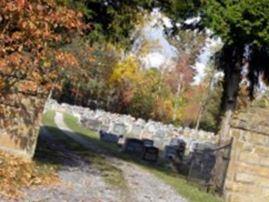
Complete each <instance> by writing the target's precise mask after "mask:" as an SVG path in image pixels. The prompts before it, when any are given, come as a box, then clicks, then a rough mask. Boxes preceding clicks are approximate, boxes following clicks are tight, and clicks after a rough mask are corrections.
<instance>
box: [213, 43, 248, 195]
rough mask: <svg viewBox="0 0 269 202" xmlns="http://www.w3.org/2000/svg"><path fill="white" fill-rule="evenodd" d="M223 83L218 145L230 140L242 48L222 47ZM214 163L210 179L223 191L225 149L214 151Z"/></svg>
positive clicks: (241, 60)
mask: <svg viewBox="0 0 269 202" xmlns="http://www.w3.org/2000/svg"><path fill="white" fill-rule="evenodd" d="M223 51H225V52H224V53H223V54H224V55H223V56H224V58H222V59H223V60H225V61H224V64H225V66H224V73H225V77H224V83H223V85H224V86H223V87H224V90H223V98H222V99H223V100H222V102H223V103H222V105H223V106H222V107H223V111H224V112H223V117H222V121H221V124H220V130H219V136H220V139H219V145H220V146H223V145H226V144H227V143H230V142H231V137H230V136H229V131H230V124H231V121H232V116H233V112H234V110H235V109H236V101H237V95H238V91H239V83H240V80H241V68H242V65H243V64H242V62H243V53H244V48H243V47H242V48H236V47H229V48H228V49H224V50H223ZM216 152H217V153H216V163H215V166H214V169H213V170H212V178H211V179H212V181H211V183H212V184H213V186H214V188H215V189H216V190H218V191H219V192H221V193H223V191H224V183H225V176H226V171H227V167H228V162H227V159H226V160H225V158H226V156H227V155H226V156H225V150H222V149H221V150H218V151H216Z"/></svg>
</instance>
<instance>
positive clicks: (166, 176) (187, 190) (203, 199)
mask: <svg viewBox="0 0 269 202" xmlns="http://www.w3.org/2000/svg"><path fill="white" fill-rule="evenodd" d="M64 121H65V123H66V125H67V126H68V127H69V128H71V129H72V130H73V131H75V132H76V133H77V134H78V135H82V136H85V137H88V139H89V140H90V141H92V142H93V143H94V144H96V145H97V146H98V147H100V148H102V149H103V150H105V151H106V153H109V154H110V155H112V156H115V157H118V158H121V159H124V160H126V161H132V162H135V163H137V164H139V165H140V166H141V167H142V168H144V169H146V170H147V171H149V172H151V173H153V174H154V175H155V176H156V177H158V178H159V179H161V180H163V181H164V182H165V183H167V184H169V185H171V186H172V187H174V189H175V190H176V191H177V192H178V193H179V194H180V195H182V196H183V197H185V198H186V199H188V200H189V201H190V202H222V201H223V200H222V199H221V198H219V197H217V196H214V195H212V194H210V193H206V192H205V191H203V190H201V188H200V187H199V186H197V185H193V184H190V183H188V182H187V181H186V179H185V178H184V177H183V176H182V175H179V174H176V173H174V172H172V171H171V170H169V169H167V168H166V167H164V166H163V165H162V164H157V165H151V164H148V163H146V162H143V161H141V160H140V159H136V158H134V157H131V156H128V155H126V154H122V153H119V152H118V149H117V147H116V145H113V144H108V143H105V142H101V141H99V137H98V134H97V133H96V132H94V131H91V130H89V129H86V128H84V127H82V126H80V125H79V124H78V120H77V119H76V118H75V117H74V116H72V115H70V114H64Z"/></svg>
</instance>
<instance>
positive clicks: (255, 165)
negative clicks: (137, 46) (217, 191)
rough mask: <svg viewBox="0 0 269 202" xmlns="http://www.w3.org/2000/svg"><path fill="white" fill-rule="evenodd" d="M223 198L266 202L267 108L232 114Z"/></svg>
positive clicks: (268, 192) (236, 201)
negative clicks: (229, 148)
mask: <svg viewBox="0 0 269 202" xmlns="http://www.w3.org/2000/svg"><path fill="white" fill-rule="evenodd" d="M229 135H230V136H231V137H233V145H232V149H231V156H230V163H229V166H228V171H227V174H226V179H225V184H224V196H225V201H228V202H268V201H269V108H261V107H251V108H250V109H248V110H246V111H243V112H240V113H238V114H236V115H235V117H234V119H233V122H232V124H231V129H230V134H229Z"/></svg>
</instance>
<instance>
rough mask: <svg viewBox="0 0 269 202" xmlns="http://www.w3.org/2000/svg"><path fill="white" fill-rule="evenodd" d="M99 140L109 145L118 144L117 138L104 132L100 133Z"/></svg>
mask: <svg viewBox="0 0 269 202" xmlns="http://www.w3.org/2000/svg"><path fill="white" fill-rule="evenodd" d="M99 134H100V140H102V141H105V142H110V143H118V140H119V137H118V136H117V135H115V134H112V133H107V132H105V131H102V130H101V131H100V132H99Z"/></svg>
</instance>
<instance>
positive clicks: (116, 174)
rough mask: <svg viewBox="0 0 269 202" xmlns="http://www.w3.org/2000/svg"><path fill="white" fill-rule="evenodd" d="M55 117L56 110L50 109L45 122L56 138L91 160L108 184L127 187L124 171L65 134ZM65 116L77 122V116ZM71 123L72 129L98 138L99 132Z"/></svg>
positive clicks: (70, 121) (122, 187) (69, 121)
mask: <svg viewBox="0 0 269 202" xmlns="http://www.w3.org/2000/svg"><path fill="white" fill-rule="evenodd" d="M54 117H55V112H54V111H48V112H47V113H45V114H44V116H43V123H44V124H45V125H46V126H48V127H49V128H48V130H49V131H50V133H51V134H54V136H55V138H57V139H58V140H60V141H61V142H62V143H64V145H65V146H67V147H68V148H69V149H71V150H72V151H74V152H76V153H77V154H79V155H80V156H83V157H84V158H86V159H87V160H89V161H90V162H91V166H93V167H94V168H96V169H97V170H98V171H100V175H101V176H102V178H103V179H104V181H105V182H106V183H107V184H109V185H111V186H113V187H117V188H120V189H125V188H126V183H125V180H124V176H123V173H122V171H121V170H120V169H118V168H117V167H115V166H114V165H112V164H110V163H109V162H108V161H107V160H106V159H105V157H104V156H102V155H98V154H96V153H95V152H94V151H90V150H89V149H85V148H83V147H82V146H81V145H80V144H79V143H77V142H75V141H74V140H73V139H71V138H69V137H68V136H66V135H65V134H63V132H62V131H61V130H59V129H58V128H57V125H56V124H55V122H54ZM65 117H67V118H68V119H67V120H66V119H65V121H67V122H68V123H69V124H70V123H75V122H76V120H75V118H74V117H72V116H65ZM71 125H72V126H73V127H72V129H73V130H74V131H75V132H79V133H83V134H87V135H91V136H96V138H97V134H95V133H94V132H92V131H86V130H85V129H83V128H79V127H77V125H76V124H71ZM96 140H97V139H96Z"/></svg>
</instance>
